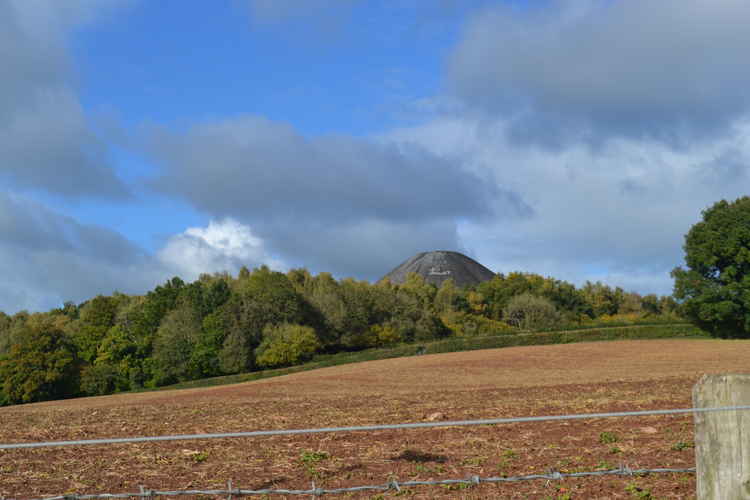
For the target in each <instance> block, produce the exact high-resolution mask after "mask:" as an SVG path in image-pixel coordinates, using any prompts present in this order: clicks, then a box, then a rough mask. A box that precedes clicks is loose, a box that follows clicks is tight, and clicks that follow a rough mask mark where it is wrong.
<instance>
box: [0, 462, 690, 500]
mask: <svg viewBox="0 0 750 500" xmlns="http://www.w3.org/2000/svg"><path fill="white" fill-rule="evenodd" d="M670 473H678V474H679V473H695V468H694V467H693V468H687V469H669V468H658V469H631V468H630V467H628V466H626V465H624V466H621V467H618V468H617V469H610V470H600V471H587V472H558V471H549V472H547V473H546V474H529V475H526V476H509V477H479V476H471V477H469V478H466V479H442V480H433V481H398V480H396V479H391V480H390V481H389V482H387V483H384V484H372V485H365V486H351V487H348V488H332V489H326V488H318V487H316V486H315V483H313V484H312V488H310V489H308V490H288V489H262V490H243V489H242V488H233V487H232V483H231V482H229V483H228V484H227V488H226V489H217V490H172V491H157V490H148V489H145V488H144V487H141V490H140V491H139V492H131V493H97V494H92V495H77V494H72V495H60V496H56V497H45V498H40V499H35V500H93V499H108V498H153V497H173V496H186V495H206V496H225V497H227V499H228V500H231V499H232V498H233V497H247V496H254V495H310V496H312V497H319V496H323V495H336V494H342V493H356V492H361V491H383V492H386V491H395V492H400V491H401V488H409V487H411V486H453V485H465V486H467V487H472V486H477V485H480V484H482V483H513V482H519V481H531V480H540V479H546V480H547V481H559V480H562V479H568V478H577V477H591V476H645V475H648V474H670ZM2 500H15V499H12V498H3V499H2Z"/></svg>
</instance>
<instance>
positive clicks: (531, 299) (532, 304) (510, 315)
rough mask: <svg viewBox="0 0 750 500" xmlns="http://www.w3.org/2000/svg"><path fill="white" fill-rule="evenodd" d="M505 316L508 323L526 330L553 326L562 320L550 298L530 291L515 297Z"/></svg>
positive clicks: (507, 307) (510, 302) (509, 304)
mask: <svg viewBox="0 0 750 500" xmlns="http://www.w3.org/2000/svg"><path fill="white" fill-rule="evenodd" d="M503 316H504V317H505V321H507V322H508V324H510V325H513V326H517V327H519V328H523V329H525V330H539V329H544V328H551V327H553V326H555V324H556V323H557V322H559V321H560V314H559V313H558V312H557V309H556V308H555V305H554V304H553V303H552V302H551V301H550V300H548V299H546V298H544V297H537V296H535V295H531V294H530V293H522V294H521V295H517V296H516V297H513V298H512V299H511V300H510V301H509V302H508V305H507V306H505V310H504V312H503Z"/></svg>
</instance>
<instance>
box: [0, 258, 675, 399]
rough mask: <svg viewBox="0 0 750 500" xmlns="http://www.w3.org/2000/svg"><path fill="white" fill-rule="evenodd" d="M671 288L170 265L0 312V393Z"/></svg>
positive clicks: (116, 385)
mask: <svg viewBox="0 0 750 500" xmlns="http://www.w3.org/2000/svg"><path fill="white" fill-rule="evenodd" d="M677 309H678V304H677V302H675V301H674V299H672V298H671V297H669V296H663V297H657V296H656V295H646V296H641V295H639V294H637V293H632V292H625V291H623V290H622V289H621V288H618V287H616V288H612V287H610V286H607V285H604V284H602V283H598V282H597V283H589V282H587V283H586V284H585V285H584V286H582V287H580V288H577V287H575V286H574V285H572V284H571V283H568V282H565V281H560V280H556V279H553V278H550V277H543V276H540V275H537V274H531V273H521V272H514V273H510V274H507V275H505V274H497V275H496V276H495V277H494V278H493V279H492V280H490V281H486V282H483V283H481V284H479V285H477V286H474V287H468V288H465V289H462V288H458V287H456V286H455V285H454V284H453V282H452V281H451V280H447V281H445V282H444V283H443V284H442V286H440V287H439V288H437V287H435V286H434V285H431V284H428V283H425V281H424V280H423V279H422V278H421V277H420V276H419V275H417V274H411V275H409V277H408V279H407V281H406V282H405V283H403V284H401V285H395V284H392V283H389V282H387V281H386V282H379V283H376V284H370V283H369V282H366V281H357V280H354V279H343V280H336V279H334V278H333V276H331V274H329V273H320V274H318V275H312V274H311V273H309V272H308V271H307V270H305V269H293V270H291V271H289V272H287V273H280V272H276V271H272V270H270V269H269V268H267V267H265V266H263V267H260V268H256V269H254V270H252V271H250V270H248V269H247V268H243V269H241V270H240V272H239V274H238V275H237V276H236V277H235V276H232V275H230V274H229V273H216V274H205V275H202V276H201V277H200V278H199V279H198V280H196V281H194V282H192V283H185V282H184V281H183V280H181V279H180V278H177V277H175V278H172V279H171V280H169V281H167V282H166V283H164V284H162V285H159V286H157V287H156V288H155V289H154V290H152V291H150V292H148V293H147V294H145V295H126V294H122V293H114V294H113V295H111V296H103V295H100V296H97V297H94V298H92V299H90V300H88V301H86V302H84V303H82V304H78V305H76V304H73V303H66V304H65V305H64V306H63V307H61V308H58V309H54V310H51V311H48V312H43V313H28V312H25V311H23V312H19V313H16V314H14V315H12V316H10V315H7V314H4V313H2V312H0V404H5V405H7V404H16V403H25V402H33V401H42V400H48V399H60V398H67V397H75V396H84V395H100V394H110V393H114V392H120V391H128V390H134V389H139V388H144V387H158V386H164V385H169V384H173V383H176V382H181V381H188V380H195V379H200V378H206V377H213V376H219V375H227V374H235V373H242V372H249V371H254V370H262V369H266V368H274V367H283V366H291V365H295V364H299V363H303V362H305V361H307V360H309V359H311V358H312V357H313V356H314V355H315V354H317V353H336V352H342V351H357V350H362V349H367V348H372V347H383V346H388V345H394V344H398V343H411V342H424V341H429V340H433V339H439V338H444V337H448V336H481V335H497V334H513V333H514V332H519V331H523V330H531V329H545V328H554V327H564V326H566V325H568V326H574V325H581V324H583V323H586V322H592V321H597V320H602V321H604V320H610V321H611V320H615V321H616V320H617V319H618V318H620V319H622V318H626V317H629V318H631V319H632V318H634V317H636V318H644V317H645V318H648V317H660V318H664V317H672V316H674V315H675V314H676V312H677Z"/></svg>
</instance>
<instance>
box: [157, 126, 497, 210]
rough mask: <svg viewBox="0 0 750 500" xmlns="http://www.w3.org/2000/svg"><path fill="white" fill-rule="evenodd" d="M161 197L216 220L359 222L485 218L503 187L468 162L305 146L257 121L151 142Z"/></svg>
mask: <svg viewBox="0 0 750 500" xmlns="http://www.w3.org/2000/svg"><path fill="white" fill-rule="evenodd" d="M150 137H151V139H150V143H151V144H150V146H149V150H150V151H151V153H152V154H153V155H154V157H155V158H157V159H159V160H160V161H161V163H162V164H163V165H164V173H163V175H162V176H161V177H159V178H158V179H156V180H155V182H154V185H155V187H156V188H158V189H159V190H161V191H163V192H166V193H169V194H172V195H178V196H181V197H183V198H185V199H187V200H189V201H190V202H191V203H193V204H194V205H195V206H197V207H198V208H200V209H202V210H205V211H207V212H209V213H212V214H215V215H237V214H243V215H244V216H245V218H248V217H249V218H257V219H268V218H276V219H279V220H285V219H293V220H300V219H302V220H305V219H313V220H318V219H324V220H330V221H331V222H334V221H339V222H343V221H351V220H353V219H358V218H361V217H363V216H368V217H375V218H378V219H384V220H395V221H404V220H412V221H419V220H427V219H432V218H436V217H445V216H448V215H451V216H465V217H481V216H486V215H488V214H489V212H490V204H489V201H490V200H491V199H492V197H493V196H494V195H495V194H496V189H495V188H494V187H493V186H492V185H491V184H488V183H486V182H483V181H482V179H480V178H479V177H478V176H476V175H475V174H472V173H471V172H469V171H467V170H465V169H464V168H462V166H461V165H460V164H456V163H454V162H451V161H448V160H446V159H444V158H441V157H439V156H437V155H434V154H430V153H428V152H426V151H425V150H424V149H423V148H420V147H417V146H414V145H412V144H408V143H402V144H379V143H375V142H368V141H365V140H360V139H354V138H347V137H328V138H320V139H312V140H309V139H306V138H304V137H302V136H300V135H298V134H296V133H295V131H294V130H293V129H292V128H290V127H288V126H286V125H283V124H278V123H275V122H271V121H269V120H266V119H264V118H260V117H254V116H248V117H242V118H237V119H234V120H230V121H224V122H221V123H216V124H208V125H202V126H198V127H195V128H194V129H192V130H190V131H189V132H187V133H186V134H184V135H176V134H171V133H168V132H164V131H162V132H161V133H158V134H154V135H151V136H150Z"/></svg>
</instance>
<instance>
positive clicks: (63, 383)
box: [0, 314, 79, 404]
mask: <svg viewBox="0 0 750 500" xmlns="http://www.w3.org/2000/svg"><path fill="white" fill-rule="evenodd" d="M63 326H64V322H62V321H60V316H57V315H52V314H37V315H35V316H34V318H33V319H32V320H30V321H27V322H25V323H24V324H23V326H21V327H20V332H19V334H18V336H17V339H16V342H15V343H14V344H13V345H12V346H11V348H10V350H9V351H8V353H7V354H6V355H4V356H3V357H2V358H0V384H1V388H0V397H2V398H4V399H5V401H0V403H3V402H5V403H10V404H14V403H30V402H34V401H44V400H47V399H60V398H65V397H70V396H75V395H76V394H77V393H78V373H79V368H78V366H79V364H78V359H77V357H76V350H75V346H74V345H73V343H72V342H71V341H70V339H69V338H68V337H67V335H66V334H65V332H64V330H63Z"/></svg>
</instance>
